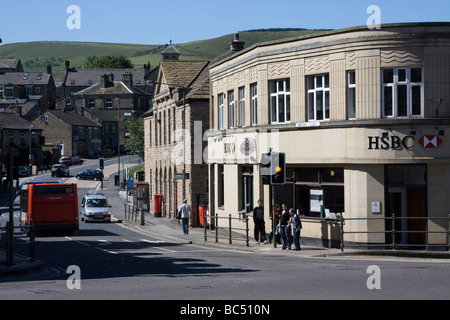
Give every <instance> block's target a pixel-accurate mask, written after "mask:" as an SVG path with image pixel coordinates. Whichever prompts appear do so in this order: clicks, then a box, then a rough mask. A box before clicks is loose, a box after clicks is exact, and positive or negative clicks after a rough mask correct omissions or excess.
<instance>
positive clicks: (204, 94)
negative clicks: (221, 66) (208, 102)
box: [186, 65, 210, 99]
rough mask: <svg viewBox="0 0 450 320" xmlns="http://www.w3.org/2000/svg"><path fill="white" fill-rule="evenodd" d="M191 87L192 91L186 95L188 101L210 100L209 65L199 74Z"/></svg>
mask: <svg viewBox="0 0 450 320" xmlns="http://www.w3.org/2000/svg"><path fill="white" fill-rule="evenodd" d="M190 87H191V90H190V91H189V93H188V94H187V95H186V99H209V91H210V89H209V65H206V66H205V68H204V69H203V70H202V71H201V72H200V73H199V74H198V76H197V78H195V80H194V81H193V82H192V83H191V84H190Z"/></svg>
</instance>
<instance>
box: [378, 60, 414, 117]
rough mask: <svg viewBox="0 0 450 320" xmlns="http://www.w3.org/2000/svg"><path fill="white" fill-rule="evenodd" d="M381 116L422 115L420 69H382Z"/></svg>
mask: <svg viewBox="0 0 450 320" xmlns="http://www.w3.org/2000/svg"><path fill="white" fill-rule="evenodd" d="M382 75H383V89H382V93H383V110H382V111H383V117H388V118H390V117H392V118H394V117H417V116H422V69H421V68H395V69H383V73H382Z"/></svg>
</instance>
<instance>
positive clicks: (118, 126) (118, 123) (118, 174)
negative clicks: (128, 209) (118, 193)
mask: <svg viewBox="0 0 450 320" xmlns="http://www.w3.org/2000/svg"><path fill="white" fill-rule="evenodd" d="M114 100H117V102H118V107H117V176H118V177H119V179H118V180H119V181H118V185H119V189H120V98H114Z"/></svg>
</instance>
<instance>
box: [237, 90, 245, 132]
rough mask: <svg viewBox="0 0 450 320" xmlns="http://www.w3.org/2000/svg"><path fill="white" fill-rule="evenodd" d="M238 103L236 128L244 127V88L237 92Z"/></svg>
mask: <svg viewBox="0 0 450 320" xmlns="http://www.w3.org/2000/svg"><path fill="white" fill-rule="evenodd" d="M238 95H239V96H238V103H237V108H236V126H237V127H243V126H245V87H240V88H239V90H238Z"/></svg>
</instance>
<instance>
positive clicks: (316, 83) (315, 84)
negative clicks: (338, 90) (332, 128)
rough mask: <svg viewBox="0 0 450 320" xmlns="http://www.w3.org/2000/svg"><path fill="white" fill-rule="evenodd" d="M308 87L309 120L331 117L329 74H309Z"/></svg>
mask: <svg viewBox="0 0 450 320" xmlns="http://www.w3.org/2000/svg"><path fill="white" fill-rule="evenodd" d="M307 89H308V120H310V121H314V120H316V121H317V120H329V119H330V84H329V77H328V74H322V75H316V76H309V77H308V78H307Z"/></svg>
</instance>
